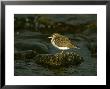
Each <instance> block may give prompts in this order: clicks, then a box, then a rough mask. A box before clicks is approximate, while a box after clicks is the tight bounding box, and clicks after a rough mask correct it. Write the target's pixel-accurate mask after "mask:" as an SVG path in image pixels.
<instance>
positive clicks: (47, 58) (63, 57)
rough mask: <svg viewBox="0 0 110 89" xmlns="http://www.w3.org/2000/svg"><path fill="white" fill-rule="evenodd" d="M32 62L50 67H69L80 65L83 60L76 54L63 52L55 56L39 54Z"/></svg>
mask: <svg viewBox="0 0 110 89" xmlns="http://www.w3.org/2000/svg"><path fill="white" fill-rule="evenodd" d="M34 61H35V62H36V63H37V64H40V65H43V66H46V67H51V68H59V67H69V66H72V65H73V66H74V65H79V64H81V63H82V62H83V61H84V60H83V57H81V56H80V55H79V54H78V53H74V52H65V53H56V54H39V55H36V56H35V57H34Z"/></svg>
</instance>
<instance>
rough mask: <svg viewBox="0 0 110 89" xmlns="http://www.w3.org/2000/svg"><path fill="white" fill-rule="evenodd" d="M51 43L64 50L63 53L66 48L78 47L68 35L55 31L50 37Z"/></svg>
mask: <svg viewBox="0 0 110 89" xmlns="http://www.w3.org/2000/svg"><path fill="white" fill-rule="evenodd" d="M48 38H51V43H52V45H53V46H54V47H56V48H58V49H60V50H62V53H63V51H64V50H68V49H71V48H78V47H77V46H76V45H75V44H73V42H72V41H71V40H69V38H68V37H66V36H64V35H61V34H59V33H53V34H52V35H51V36H50V37H48Z"/></svg>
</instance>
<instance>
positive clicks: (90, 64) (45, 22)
mask: <svg viewBox="0 0 110 89" xmlns="http://www.w3.org/2000/svg"><path fill="white" fill-rule="evenodd" d="M14 19H15V22H14V30H15V32H14V45H15V46H14V48H15V53H17V52H22V51H29V50H37V52H38V53H39V54H55V53H58V52H60V50H58V49H56V48H55V47H54V46H53V45H52V44H51V43H50V40H49V39H48V37H49V36H50V35H51V34H52V33H56V32H57V33H60V34H62V35H65V36H67V37H69V38H70V39H71V41H73V42H75V44H76V45H77V46H78V47H79V48H80V49H70V50H67V51H70V52H71V51H72V52H76V53H78V54H80V56H82V57H83V59H84V62H82V63H81V64H80V65H78V66H70V67H67V68H66V67H64V68H59V69H50V68H47V67H44V66H42V65H38V64H37V63H35V62H33V61H31V59H30V61H28V60H27V59H25V60H21V59H22V58H19V60H16V59H15V61H14V73H15V75H16V76H57V75H58V76H96V75H97V15H96V14H79V15H77V14H76V15H72V14H71V15H15V17H14Z"/></svg>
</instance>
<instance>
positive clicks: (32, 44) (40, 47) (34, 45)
mask: <svg viewBox="0 0 110 89" xmlns="http://www.w3.org/2000/svg"><path fill="white" fill-rule="evenodd" d="M15 48H16V49H17V50H19V51H23V50H24V51H26V50H36V52H38V53H48V48H47V46H46V45H45V44H43V43H40V42H36V41H35V40H29V39H28V40H25V41H24V40H21V41H18V42H15Z"/></svg>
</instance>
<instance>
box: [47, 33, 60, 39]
mask: <svg viewBox="0 0 110 89" xmlns="http://www.w3.org/2000/svg"><path fill="white" fill-rule="evenodd" d="M59 35H60V34H58V33H53V34H52V36H50V37H48V38H55V37H57V36H59Z"/></svg>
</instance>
